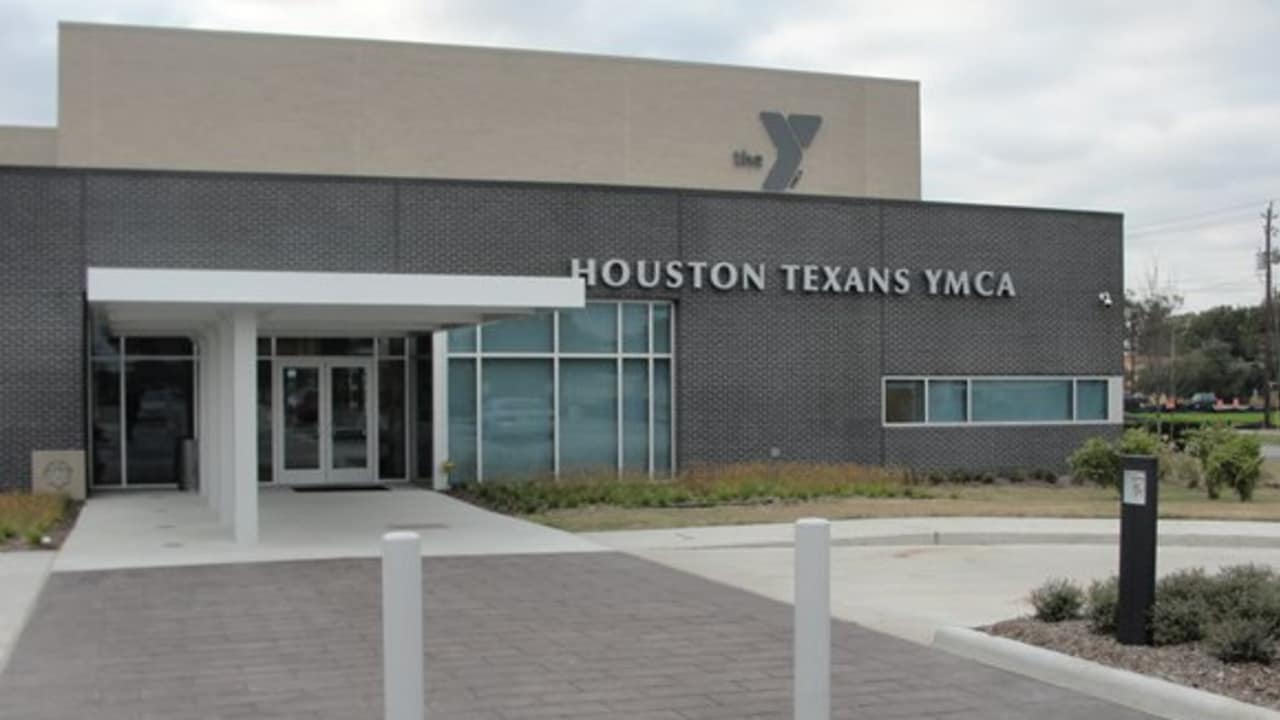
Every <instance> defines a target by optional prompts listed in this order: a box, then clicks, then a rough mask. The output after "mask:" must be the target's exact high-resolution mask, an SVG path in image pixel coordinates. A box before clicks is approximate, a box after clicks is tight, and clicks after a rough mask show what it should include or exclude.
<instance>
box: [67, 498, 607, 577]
mask: <svg viewBox="0 0 1280 720" xmlns="http://www.w3.org/2000/svg"><path fill="white" fill-rule="evenodd" d="M260 513H261V518H260V525H261V532H260V537H259V541H258V544H256V545H238V544H236V543H235V542H234V541H233V540H232V539H231V535H230V532H229V531H228V530H227V528H225V527H223V526H221V525H219V523H218V521H217V518H216V517H215V516H214V514H213V512H212V511H210V510H209V509H208V507H207V506H206V505H205V504H204V502H203V501H202V500H201V499H200V497H199V496H196V495H193V494H190V493H177V492H172V491H169V492H153V493H132V492H131V493H102V494H99V495H97V496H95V497H93V498H92V499H91V500H89V502H88V503H86V504H85V507H84V510H83V511H82V512H81V513H80V518H79V520H78V521H77V522H76V528H75V530H74V531H73V532H72V533H71V537H70V538H68V540H67V542H66V544H65V545H63V547H62V549H61V551H59V553H58V559H57V561H56V563H55V564H54V570H55V571H56V572H62V571H69V570H105V569H110V568H128V567H159V566H166V565H206V564H215V563H245V562H267V561H279V560H308V559H325V558H341V557H373V556H376V555H377V554H378V553H379V552H380V551H379V547H378V541H379V538H380V537H381V536H382V534H383V533H385V532H387V531H388V530H413V531H415V532H417V533H418V534H419V535H421V536H422V553H423V555H430V556H439V555H511V554H534V553H565V552H596V551H599V550H602V549H603V548H602V547H601V546H600V545H597V544H595V543H593V542H591V541H590V540H587V539H585V538H582V537H579V536H576V535H573V534H571V533H567V532H563V531H560V530H556V529H553V528H549V527H545V526H543V525H536V524H534V523H530V522H525V521H523V520H519V519H516V518H513V517H508V516H506V515H500V514H498V513H493V512H489V511H487V510H482V509H480V508H478V507H476V506H474V505H470V504H468V503H464V502H461V501H459V500H455V499H453V498H451V497H449V496H448V495H443V494H441V493H437V492H431V491H428V490H422V489H419V488H414V487H397V488H394V489H392V490H390V491H361V492H327V493H298V492H293V491H291V490H289V489H287V488H270V489H267V488H264V489H263V490H262V492H261V496H260Z"/></svg>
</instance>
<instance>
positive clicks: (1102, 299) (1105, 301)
mask: <svg viewBox="0 0 1280 720" xmlns="http://www.w3.org/2000/svg"><path fill="white" fill-rule="evenodd" d="M1098 302H1099V303H1100V304H1101V305H1102V307H1108V308H1109V307H1111V305H1112V301H1111V293H1109V292H1106V291H1105V290H1104V291H1102V292H1100V293H1098Z"/></svg>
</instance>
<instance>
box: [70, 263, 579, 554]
mask: <svg viewBox="0 0 1280 720" xmlns="http://www.w3.org/2000/svg"><path fill="white" fill-rule="evenodd" d="M86 295H87V299H88V302H89V304H90V305H91V306H92V307H93V308H94V311H95V313H97V315H98V317H99V319H100V320H101V321H102V322H104V323H105V324H106V325H107V327H108V328H109V329H110V331H111V332H112V333H114V334H117V335H186V336H191V337H194V338H196V339H198V340H199V342H200V347H201V362H200V363H199V378H198V384H199V391H198V392H199V397H200V398H201V401H200V402H199V404H198V406H199V412H200V417H199V427H200V433H199V463H200V466H199V472H200V477H201V482H200V491H201V494H202V495H204V496H205V497H206V498H207V499H208V501H209V504H210V505H211V506H212V507H213V508H214V509H215V510H216V511H217V513H218V515H219V517H220V519H221V520H222V522H223V523H224V524H226V525H228V526H230V527H231V528H232V530H233V532H234V535H235V538H236V541H237V542H240V543H255V542H257V537H258V450H257V447H258V446H257V434H258V427H257V426H258V413H257V366H256V362H257V339H258V335H259V334H260V333H261V334H264V335H312V336H316V335H325V336H335V335H375V334H379V333H421V332H432V331H437V330H442V329H446V328H450V327H455V326H460V325H474V324H478V323H483V322H489V321H492V320H498V319H502V318H508V317H516V316H520V315H528V314H531V313H536V312H540V311H546V310H557V309H573V308H580V307H583V306H584V305H585V303H586V288H585V285H584V283H583V281H582V279H580V278H569V277H564V278H556V277H523V276H505V275H504V276H485V275H410V274H399V273H389V274H372V273H323V272H260V271H239V270H170V269H141V268H96V267H91V268H89V270H88V278H87V283H86Z"/></svg>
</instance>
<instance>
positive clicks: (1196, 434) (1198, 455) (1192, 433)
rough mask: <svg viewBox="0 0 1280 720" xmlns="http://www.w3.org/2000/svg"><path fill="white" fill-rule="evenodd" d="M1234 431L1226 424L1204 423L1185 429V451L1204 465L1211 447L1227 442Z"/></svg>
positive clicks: (1211, 449)
mask: <svg viewBox="0 0 1280 720" xmlns="http://www.w3.org/2000/svg"><path fill="white" fill-rule="evenodd" d="M1235 434H1236V433H1235V431H1234V430H1232V429H1231V428H1229V427H1227V426H1226V425H1205V426H1203V427H1199V428H1196V429H1194V430H1189V431H1187V452H1188V453H1189V454H1190V455H1191V456H1192V457H1194V458H1195V459H1196V460H1199V461H1200V464H1201V465H1204V464H1205V463H1206V462H1207V461H1208V460H1209V454H1210V453H1212V452H1213V449H1214V448H1216V447H1218V446H1219V445H1221V444H1222V443H1224V442H1227V441H1228V440H1230V439H1231V438H1232V436H1234V435H1235Z"/></svg>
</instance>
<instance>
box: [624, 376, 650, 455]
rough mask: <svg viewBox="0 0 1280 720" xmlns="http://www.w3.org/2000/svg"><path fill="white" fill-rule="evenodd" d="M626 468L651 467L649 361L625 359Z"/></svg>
mask: <svg viewBox="0 0 1280 720" xmlns="http://www.w3.org/2000/svg"><path fill="white" fill-rule="evenodd" d="M622 469H623V470H626V471H627V472H635V473H645V472H648V471H649V362H648V361H647V360H623V361H622Z"/></svg>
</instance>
